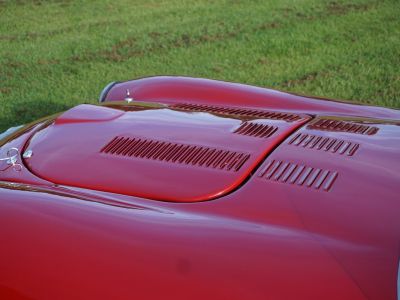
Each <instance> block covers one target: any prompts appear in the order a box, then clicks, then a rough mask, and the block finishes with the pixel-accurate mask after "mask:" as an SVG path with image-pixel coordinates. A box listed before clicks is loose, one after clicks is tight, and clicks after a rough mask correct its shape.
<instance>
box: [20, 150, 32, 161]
mask: <svg viewBox="0 0 400 300" xmlns="http://www.w3.org/2000/svg"><path fill="white" fill-rule="evenodd" d="M32 156H33V151H32V150H30V149H29V150H26V151H25V152H24V154H23V155H22V157H23V158H26V159H27V158H31V157H32Z"/></svg>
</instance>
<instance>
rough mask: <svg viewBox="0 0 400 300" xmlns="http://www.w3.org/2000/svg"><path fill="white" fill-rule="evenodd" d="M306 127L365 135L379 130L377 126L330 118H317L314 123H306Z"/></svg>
mask: <svg viewBox="0 0 400 300" xmlns="http://www.w3.org/2000/svg"><path fill="white" fill-rule="evenodd" d="M307 128H309V129H319V130H328V131H341V132H350V133H358V134H365V135H373V134H376V133H377V132H378V130H379V129H378V128H377V127H373V126H368V125H361V124H357V123H353V122H345V121H338V120H330V119H319V120H317V121H315V122H314V123H312V124H310V125H308V126H307Z"/></svg>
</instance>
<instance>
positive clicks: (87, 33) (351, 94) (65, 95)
mask: <svg viewBox="0 0 400 300" xmlns="http://www.w3.org/2000/svg"><path fill="white" fill-rule="evenodd" d="M399 16H400V2H399V1H398V0H383V1H376V0H375V1H371V0H351V1H340V0H335V1H323V0H279V1H275V0H264V1H252V0H243V1H240V0H225V1H223V0H208V1H207V0H195V1H192V0H186V1H182V0H181V1H177V0H168V1H151V0H135V1H128V0H119V1H117V0H98V1H87V0H86V1H83V0H81V1H78V0H0V130H4V129H6V128H7V127H9V126H13V125H17V124H22V123H26V122H29V121H32V120H34V119H36V118H39V117H41V116H44V115H48V114H52V113H55V112H58V111H62V110H65V109H67V108H69V107H71V106H73V105H76V104H78V103H83V102H86V103H96V102H97V97H98V94H99V93H100V91H101V90H102V88H103V87H104V86H105V85H106V84H107V83H108V82H110V81H118V80H127V79H132V78H135V77H142V76H150V75H161V74H167V75H186V76H194V77H206V78H214V79H221V80H227V81H235V82H241V83H247V84H254V85H258V86H265V87H270V88H276V89H281V90H287V91H291V92H297V93H304V94H310V95H316V96H323V97H330V98H337V99H346V100H354V101H356V100H358V101H361V102H363V103H368V104H374V105H384V106H389V107H396V108H399V107H400V17H399Z"/></svg>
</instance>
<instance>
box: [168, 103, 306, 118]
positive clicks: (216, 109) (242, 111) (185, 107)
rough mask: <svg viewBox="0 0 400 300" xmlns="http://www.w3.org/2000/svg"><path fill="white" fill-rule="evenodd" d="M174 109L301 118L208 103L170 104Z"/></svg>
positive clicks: (288, 114) (257, 116)
mask: <svg viewBox="0 0 400 300" xmlns="http://www.w3.org/2000/svg"><path fill="white" fill-rule="evenodd" d="M171 107H172V108H174V109H180V110H186V111H196V112H209V113H215V114H222V115H231V116H239V117H256V118H266V119H273V120H284V121H288V122H292V121H298V120H300V119H302V117H301V116H299V115H296V114H290V113H280V112H273V111H264V110H256V109H244V108H234V107H218V106H210V105H200V104H185V103H182V104H174V105H171Z"/></svg>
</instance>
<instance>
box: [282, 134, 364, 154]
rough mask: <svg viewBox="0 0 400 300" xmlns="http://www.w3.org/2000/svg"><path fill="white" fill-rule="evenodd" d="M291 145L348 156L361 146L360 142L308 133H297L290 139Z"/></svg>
mask: <svg viewBox="0 0 400 300" xmlns="http://www.w3.org/2000/svg"><path fill="white" fill-rule="evenodd" d="M289 145H293V146H298V147H303V148H308V149H315V150H323V151H326V152H328V151H329V152H331V153H337V154H340V155H348V156H353V155H354V154H355V153H356V152H357V151H358V149H359V148H360V144H357V143H353V142H349V141H344V140H340V139H334V138H330V137H321V136H317V135H312V134H306V133H299V134H297V135H296V136H295V137H294V138H293V139H292V140H290V141H289Z"/></svg>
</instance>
